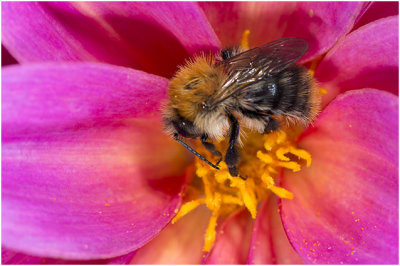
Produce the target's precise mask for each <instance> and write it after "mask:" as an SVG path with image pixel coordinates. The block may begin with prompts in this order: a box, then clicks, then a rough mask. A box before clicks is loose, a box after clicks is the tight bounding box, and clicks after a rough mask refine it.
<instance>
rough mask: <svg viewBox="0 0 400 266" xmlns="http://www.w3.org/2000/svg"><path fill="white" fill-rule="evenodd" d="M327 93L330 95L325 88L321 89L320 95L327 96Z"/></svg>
mask: <svg viewBox="0 0 400 266" xmlns="http://www.w3.org/2000/svg"><path fill="white" fill-rule="evenodd" d="M327 93H328V91H327V90H326V89H325V88H319V94H321V95H325V94H327Z"/></svg>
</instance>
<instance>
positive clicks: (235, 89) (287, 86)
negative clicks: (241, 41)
mask: <svg viewBox="0 0 400 266" xmlns="http://www.w3.org/2000/svg"><path fill="white" fill-rule="evenodd" d="M307 50H308V44H307V42H306V41H305V40H303V39H299V38H284V39H279V40H276V41H273V42H270V43H267V44H264V45H262V46H259V47H256V48H253V49H250V50H247V51H244V52H242V51H241V50H240V48H226V49H223V50H221V52H220V54H219V55H216V56H205V55H200V56H197V57H195V58H193V59H192V60H190V61H188V62H187V64H186V65H185V66H183V67H181V68H180V69H179V70H178V72H177V73H176V74H175V76H174V77H173V78H172V80H171V81H170V86H169V88H168V98H169V100H168V102H167V103H166V105H165V107H164V110H163V117H164V124H165V127H166V131H167V132H168V133H169V134H171V135H172V136H173V137H174V139H175V140H177V141H178V142H179V143H180V144H182V145H183V146H184V147H185V148H187V149H188V150H190V151H191V152H192V153H194V154H195V155H196V156H198V157H199V158H200V159H201V160H203V161H205V162H206V163H208V164H209V165H210V166H212V167H214V168H216V169H219V167H218V166H217V165H215V164H213V163H211V162H210V161H208V160H207V159H206V158H205V157H204V156H202V155H200V154H199V153H197V152H196V151H195V150H194V149H192V148H190V146H188V145H187V144H186V143H184V142H183V141H181V140H180V139H179V136H181V137H185V138H199V139H200V140H201V142H202V144H203V146H204V147H205V148H206V149H207V150H208V151H210V152H211V153H212V154H213V155H216V156H218V157H219V158H220V161H221V160H222V159H224V161H225V162H226V164H227V166H228V169H229V172H230V174H231V175H232V176H237V175H238V168H237V164H238V161H239V154H238V151H237V147H236V146H237V144H238V142H239V141H240V140H239V135H240V130H241V127H246V128H249V129H251V130H253V131H257V132H259V133H261V134H268V133H270V132H272V131H275V130H278V129H279V128H280V126H281V125H282V123H284V122H294V123H300V124H302V125H303V126H307V125H308V124H310V123H311V122H312V121H313V119H314V118H315V117H316V115H317V114H318V112H319V102H320V101H319V93H318V90H317V87H316V83H315V81H314V79H313V77H312V76H311V74H309V72H308V70H307V69H306V68H305V67H303V66H300V65H297V64H295V62H296V61H297V60H298V59H299V58H301V57H302V56H303V55H304V54H305V53H306V52H307ZM225 137H229V145H228V149H227V150H226V152H225V158H223V156H222V154H221V153H220V152H219V151H218V150H217V149H216V147H215V145H214V144H212V143H211V142H208V141H207V139H210V140H212V141H216V140H221V139H222V138H225Z"/></svg>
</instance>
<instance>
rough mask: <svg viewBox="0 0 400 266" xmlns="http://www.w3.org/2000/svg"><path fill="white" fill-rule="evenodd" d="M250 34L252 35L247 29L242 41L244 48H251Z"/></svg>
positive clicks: (241, 44)
mask: <svg viewBox="0 0 400 266" xmlns="http://www.w3.org/2000/svg"><path fill="white" fill-rule="evenodd" d="M249 35H250V30H245V31H244V32H243V35H242V41H241V42H240V46H241V47H242V48H243V49H244V50H249Z"/></svg>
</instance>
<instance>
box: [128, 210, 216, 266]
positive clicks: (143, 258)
mask: <svg viewBox="0 0 400 266" xmlns="http://www.w3.org/2000/svg"><path fill="white" fill-rule="evenodd" d="M210 214H211V213H210V211H209V210H208V209H207V208H205V207H204V206H201V207H199V208H197V209H196V210H194V211H193V212H191V213H189V214H188V215H186V216H185V217H183V218H182V219H181V220H179V221H178V222H177V223H176V224H169V225H168V226H167V227H166V228H165V229H164V230H163V231H162V232H161V233H160V234H159V235H158V236H157V237H156V238H154V239H153V240H152V241H150V242H149V243H148V244H147V245H145V246H144V247H142V248H141V249H139V250H138V252H137V253H136V255H135V256H134V257H133V260H132V261H131V264H164V265H165V264H200V262H201V260H202V255H203V253H202V249H203V244H204V232H205V231H206V229H207V225H208V221H209V218H210ZM155 254H157V255H156V256H155Z"/></svg>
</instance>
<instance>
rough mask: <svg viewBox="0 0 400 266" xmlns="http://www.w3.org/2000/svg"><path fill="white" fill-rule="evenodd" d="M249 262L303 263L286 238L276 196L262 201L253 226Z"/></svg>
mask: <svg viewBox="0 0 400 266" xmlns="http://www.w3.org/2000/svg"><path fill="white" fill-rule="evenodd" d="M248 263H249V264H304V262H303V260H302V259H301V258H300V257H299V255H297V253H296V252H295V251H294V249H293V247H292V245H291V244H290V243H289V240H288V239H287V236H286V233H285V231H284V229H283V226H282V221H281V216H280V215H279V210H278V206H277V204H276V197H275V196H271V197H270V198H269V199H267V200H266V201H264V202H263V203H262V205H261V207H260V209H259V210H258V213H257V218H256V220H255V222H254V226H253V234H252V239H251V244H250V251H249V259H248Z"/></svg>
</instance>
